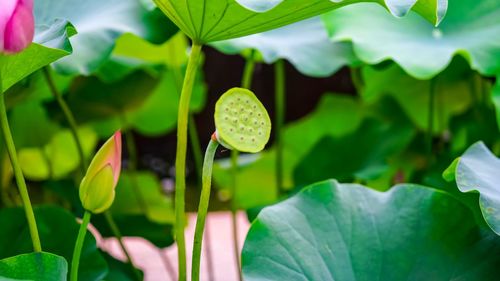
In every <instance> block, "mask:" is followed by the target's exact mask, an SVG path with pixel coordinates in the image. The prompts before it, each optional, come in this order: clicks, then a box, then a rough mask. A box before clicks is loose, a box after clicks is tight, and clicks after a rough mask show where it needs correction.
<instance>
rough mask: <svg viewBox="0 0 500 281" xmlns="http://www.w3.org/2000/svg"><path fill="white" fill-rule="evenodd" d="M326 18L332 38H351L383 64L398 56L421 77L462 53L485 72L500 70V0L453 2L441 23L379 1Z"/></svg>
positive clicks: (359, 52) (358, 50)
mask: <svg viewBox="0 0 500 281" xmlns="http://www.w3.org/2000/svg"><path fill="white" fill-rule="evenodd" d="M324 20H325V23H326V25H327V28H328V31H329V34H330V37H331V39H332V40H333V41H335V42H337V41H351V42H352V44H353V48H354V52H355V54H356V56H357V57H359V58H360V59H361V60H362V61H364V62H366V63H369V64H377V63H380V62H382V61H384V60H387V59H392V60H393V61H395V62H396V63H398V64H399V65H401V67H402V68H403V69H404V70H405V71H406V72H408V73H409V74H410V75H412V76H414V77H416V78H419V79H428V78H430V77H433V76H435V75H436V74H438V73H440V72H441V71H443V70H444V69H445V68H446V67H447V66H448V64H450V62H451V60H452V58H453V57H454V56H456V55H461V56H463V57H464V58H466V59H467V60H468V61H469V63H470V65H471V67H472V68H473V69H475V70H477V71H479V72H480V73H482V74H485V75H489V76H493V75H496V74H497V73H499V72H500V43H499V42H500V41H499V40H498V34H499V33H500V2H499V1H496V0H460V1H452V2H450V5H449V8H448V12H447V15H446V18H445V19H444V20H443V21H442V23H441V24H440V25H439V27H435V26H434V25H432V24H429V23H428V22H427V21H425V20H424V19H422V18H421V17H419V16H418V15H417V14H416V13H413V12H410V14H409V15H408V16H406V17H405V18H402V19H395V18H394V17H391V16H390V15H387V14H386V12H385V11H384V9H383V8H381V7H378V6H377V5H376V4H373V3H365V4H359V5H351V6H349V7H345V8H342V9H341V10H338V11H333V12H331V13H328V14H327V15H325V16H324Z"/></svg>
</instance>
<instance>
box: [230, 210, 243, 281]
mask: <svg viewBox="0 0 500 281" xmlns="http://www.w3.org/2000/svg"><path fill="white" fill-rule="evenodd" d="M237 215H238V211H237V210H235V209H233V210H231V224H232V235H233V251H234V260H235V262H236V270H237V272H238V280H239V281H243V274H242V272H241V261H240V249H239V247H240V245H239V244H240V243H239V239H238V216H237Z"/></svg>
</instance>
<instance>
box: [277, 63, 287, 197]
mask: <svg viewBox="0 0 500 281" xmlns="http://www.w3.org/2000/svg"><path fill="white" fill-rule="evenodd" d="M274 70H275V78H274V79H275V83H276V84H275V95H276V96H275V102H276V117H275V118H276V120H275V128H276V187H277V194H278V196H279V195H280V194H282V193H283V192H284V188H283V124H284V123H285V103H286V101H285V79H286V78H285V62H284V61H283V60H279V61H277V62H276V64H275V67H274Z"/></svg>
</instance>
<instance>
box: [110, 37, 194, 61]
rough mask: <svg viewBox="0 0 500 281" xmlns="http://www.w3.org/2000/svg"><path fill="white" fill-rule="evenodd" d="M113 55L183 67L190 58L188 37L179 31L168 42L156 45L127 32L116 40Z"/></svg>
mask: <svg viewBox="0 0 500 281" xmlns="http://www.w3.org/2000/svg"><path fill="white" fill-rule="evenodd" d="M113 56H114V57H125V58H133V59H137V60H141V61H145V62H148V63H154V64H164V65H166V66H168V67H170V68H174V67H176V68H181V67H183V66H185V65H186V64H187V60H188V42H187V37H186V36H185V35H184V34H183V33H182V32H179V33H177V34H176V35H175V36H173V37H172V38H170V39H169V40H168V41H167V42H165V43H163V44H161V45H155V44H151V43H149V42H148V41H146V40H144V39H142V38H140V37H138V36H135V35H133V34H125V35H123V36H122V37H120V38H119V39H118V41H116V47H115V49H114V50H113Z"/></svg>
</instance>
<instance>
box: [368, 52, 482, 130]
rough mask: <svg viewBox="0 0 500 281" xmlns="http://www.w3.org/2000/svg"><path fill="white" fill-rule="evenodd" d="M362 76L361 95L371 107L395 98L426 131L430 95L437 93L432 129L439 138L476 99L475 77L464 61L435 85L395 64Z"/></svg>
mask: <svg viewBox="0 0 500 281" xmlns="http://www.w3.org/2000/svg"><path fill="white" fill-rule="evenodd" d="M361 73H362V74H361V75H362V78H363V81H364V87H363V89H362V90H361V95H362V97H363V99H364V100H365V101H366V102H367V103H368V104H373V103H376V102H377V101H379V100H380V99H381V98H383V97H387V96H390V97H393V98H394V99H395V100H396V101H397V102H398V104H400V106H401V108H403V110H404V111H405V113H406V115H408V117H410V119H411V120H412V122H413V123H414V124H415V125H416V127H417V128H419V129H421V130H423V131H427V130H428V127H429V111H430V99H431V91H434V92H433V105H432V106H433V116H432V118H433V124H432V128H433V133H436V134H437V133H442V132H443V131H445V130H447V129H449V128H450V123H451V119H452V117H454V116H458V115H460V114H462V113H464V112H466V111H467V110H468V109H469V107H470V106H471V104H472V101H473V99H474V97H473V94H474V93H472V92H471V85H472V83H473V81H474V79H475V74H474V73H473V72H472V71H470V69H469V67H468V66H467V64H466V62H464V60H463V59H457V60H454V62H453V63H452V64H451V65H450V67H448V68H447V69H445V70H444V71H443V72H442V73H441V74H440V75H439V76H437V77H435V78H434V81H433V82H432V81H429V80H418V79H415V78H413V77H411V76H410V75H408V74H406V73H405V72H404V70H403V69H401V67H399V66H398V65H397V64H394V63H391V64H389V65H387V66H385V67H372V66H367V67H363V68H362V71H361ZM409 85H411V86H409ZM431 87H433V89H431Z"/></svg>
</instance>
